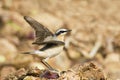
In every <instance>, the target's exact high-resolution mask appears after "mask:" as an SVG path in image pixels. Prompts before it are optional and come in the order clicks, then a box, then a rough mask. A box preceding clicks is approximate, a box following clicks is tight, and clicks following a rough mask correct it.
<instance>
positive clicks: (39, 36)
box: [24, 16, 53, 45]
mask: <svg viewBox="0 0 120 80" xmlns="http://www.w3.org/2000/svg"><path fill="white" fill-rule="evenodd" d="M24 19H25V20H26V21H27V22H28V23H29V24H30V26H32V27H33V28H34V30H35V34H36V40H35V42H33V44H39V45H40V44H41V43H43V42H44V41H45V40H46V41H47V40H48V41H49V40H51V39H52V36H53V33H52V32H51V31H50V30H48V28H46V27H44V26H43V25H42V24H40V23H39V22H37V21H36V20H34V19H33V18H31V17H29V16H24Z"/></svg>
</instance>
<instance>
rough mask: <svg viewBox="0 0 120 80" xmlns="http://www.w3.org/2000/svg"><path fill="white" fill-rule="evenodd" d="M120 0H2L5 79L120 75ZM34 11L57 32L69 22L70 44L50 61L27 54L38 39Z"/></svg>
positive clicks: (95, 79)
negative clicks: (30, 22) (29, 20)
mask: <svg viewBox="0 0 120 80" xmlns="http://www.w3.org/2000/svg"><path fill="white" fill-rule="evenodd" d="M119 7H120V1H119V0H0V80H5V79H7V80H41V79H42V80H44V79H50V78H54V79H55V80H119V79H120V69H119V68H120V10H119ZM24 16H31V17H32V18H34V19H35V20H37V21H38V22H40V23H41V24H43V25H44V26H45V27H47V28H48V29H50V30H51V31H52V32H55V30H57V29H59V28H61V27H64V28H68V29H71V30H72V32H71V33H70V34H67V36H66V37H65V43H66V45H65V49H64V51H63V52H61V54H60V55H58V56H56V57H54V58H52V59H50V60H49V61H48V63H49V64H50V65H51V66H52V67H54V68H55V69H57V70H58V71H57V72H56V71H52V70H48V69H47V68H46V67H45V66H44V65H43V64H42V63H41V62H40V61H39V59H37V58H35V57H33V56H31V55H24V54H21V53H22V52H26V51H31V50H35V49H39V48H41V46H37V45H32V42H33V41H34V38H35V36H34V30H33V29H32V28H31V27H30V25H28V23H27V22H26V21H25V20H24V18H23V17H24Z"/></svg>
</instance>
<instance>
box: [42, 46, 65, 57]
mask: <svg viewBox="0 0 120 80" xmlns="http://www.w3.org/2000/svg"><path fill="white" fill-rule="evenodd" d="M62 51H63V46H59V47H54V48H52V49H47V50H45V51H44V52H45V54H46V55H47V56H46V57H49V58H51V57H54V56H56V55H58V54H59V53H60V52H62Z"/></svg>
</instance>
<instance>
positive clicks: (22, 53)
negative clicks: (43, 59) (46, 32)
mask: <svg viewBox="0 0 120 80" xmlns="http://www.w3.org/2000/svg"><path fill="white" fill-rule="evenodd" d="M22 54H30V52H23V53H22Z"/></svg>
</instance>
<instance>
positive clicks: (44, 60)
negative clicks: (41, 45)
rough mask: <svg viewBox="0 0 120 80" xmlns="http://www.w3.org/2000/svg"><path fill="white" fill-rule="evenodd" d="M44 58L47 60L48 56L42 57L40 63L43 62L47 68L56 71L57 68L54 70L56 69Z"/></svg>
mask: <svg viewBox="0 0 120 80" xmlns="http://www.w3.org/2000/svg"><path fill="white" fill-rule="evenodd" d="M46 60H48V58H46V59H43V60H42V63H43V64H44V65H45V66H46V67H47V68H48V69H49V70H52V71H55V72H58V70H56V69H54V68H53V67H51V66H50V65H49V64H48V63H47V62H46Z"/></svg>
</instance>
